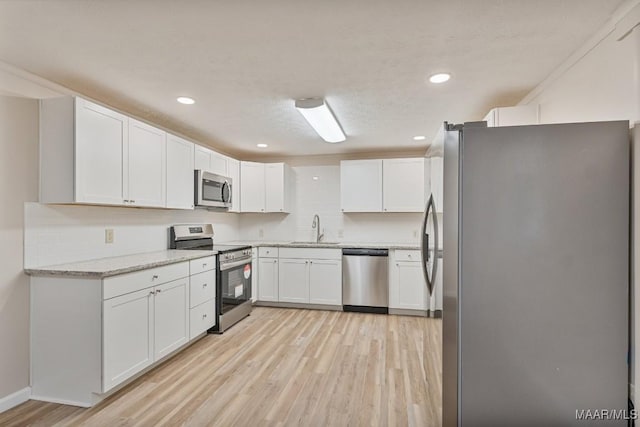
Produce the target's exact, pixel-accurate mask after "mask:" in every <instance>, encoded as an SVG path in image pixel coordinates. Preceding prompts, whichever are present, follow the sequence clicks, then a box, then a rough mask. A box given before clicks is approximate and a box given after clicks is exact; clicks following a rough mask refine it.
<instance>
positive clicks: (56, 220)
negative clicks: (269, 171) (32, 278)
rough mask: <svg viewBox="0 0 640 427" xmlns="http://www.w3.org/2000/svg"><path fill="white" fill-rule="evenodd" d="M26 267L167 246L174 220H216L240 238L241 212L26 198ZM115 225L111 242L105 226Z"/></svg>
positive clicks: (221, 236)
mask: <svg viewBox="0 0 640 427" xmlns="http://www.w3.org/2000/svg"><path fill="white" fill-rule="evenodd" d="M24 209H25V247H24V251H25V254H24V264H25V268H29V267H37V266H45V265H53V264H62V263H67V262H74V261H83V260H88V259H95V258H104V257H111V256H120V255H129V254H133V253H141V252H152V251H160V250H163V249H167V248H168V245H169V237H168V236H169V234H168V229H169V227H170V226H171V225H174V224H187V223H206V222H211V223H213V224H214V226H215V240H216V241H218V242H223V241H229V240H237V239H238V238H239V237H240V235H239V233H238V224H239V219H238V216H239V215H238V214H233V213H218V212H208V211H206V210H195V211H179V210H165V209H135V208H118V207H102V206H80V205H78V206H76V205H44V204H40V203H25V207H24ZM107 228H110V229H113V231H114V241H113V243H109V244H107V243H105V229H107Z"/></svg>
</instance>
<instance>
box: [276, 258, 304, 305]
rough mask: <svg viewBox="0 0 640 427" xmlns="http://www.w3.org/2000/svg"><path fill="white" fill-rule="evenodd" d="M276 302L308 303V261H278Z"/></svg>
mask: <svg viewBox="0 0 640 427" xmlns="http://www.w3.org/2000/svg"><path fill="white" fill-rule="evenodd" d="M279 264H280V267H279V270H278V297H279V298H278V301H280V302H296V303H302V304H308V303H309V260H304V259H287V258H285V259H283V258H280V260H279Z"/></svg>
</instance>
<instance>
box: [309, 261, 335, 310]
mask: <svg viewBox="0 0 640 427" xmlns="http://www.w3.org/2000/svg"><path fill="white" fill-rule="evenodd" d="M309 302H310V303H311V304H324V305H342V260H328V259H322V260H321V259H316V260H311V261H309Z"/></svg>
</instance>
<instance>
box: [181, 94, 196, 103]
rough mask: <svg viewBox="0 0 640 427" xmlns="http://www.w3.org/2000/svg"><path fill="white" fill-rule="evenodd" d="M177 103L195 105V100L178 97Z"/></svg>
mask: <svg viewBox="0 0 640 427" xmlns="http://www.w3.org/2000/svg"><path fill="white" fill-rule="evenodd" d="M177 101H178V102H179V103H180V104H186V105H191V104H195V103H196V101H195V99H193V98H189V97H188V96H179V97H178V99H177Z"/></svg>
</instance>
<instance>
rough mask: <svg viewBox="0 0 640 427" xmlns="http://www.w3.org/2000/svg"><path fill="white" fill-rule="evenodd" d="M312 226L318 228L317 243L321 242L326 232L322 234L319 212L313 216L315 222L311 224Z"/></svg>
mask: <svg viewBox="0 0 640 427" xmlns="http://www.w3.org/2000/svg"><path fill="white" fill-rule="evenodd" d="M311 228H314V229H315V230H316V243H320V240H322V238H323V237H324V233H322V234H320V217H319V216H318V214H315V215H314V216H313V224H311Z"/></svg>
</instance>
